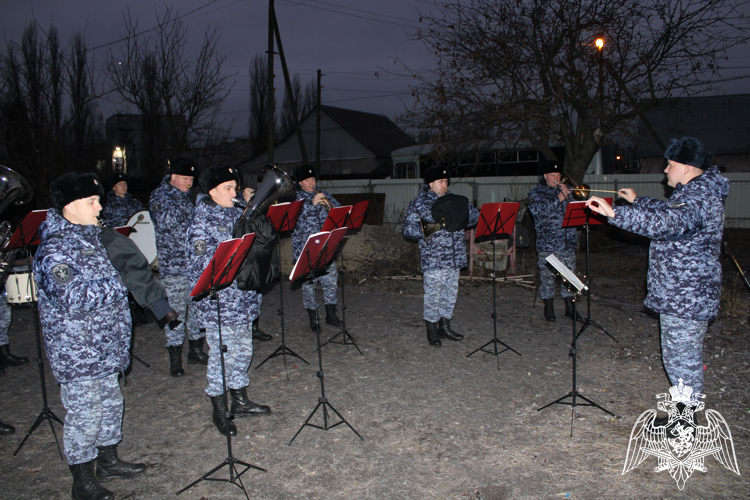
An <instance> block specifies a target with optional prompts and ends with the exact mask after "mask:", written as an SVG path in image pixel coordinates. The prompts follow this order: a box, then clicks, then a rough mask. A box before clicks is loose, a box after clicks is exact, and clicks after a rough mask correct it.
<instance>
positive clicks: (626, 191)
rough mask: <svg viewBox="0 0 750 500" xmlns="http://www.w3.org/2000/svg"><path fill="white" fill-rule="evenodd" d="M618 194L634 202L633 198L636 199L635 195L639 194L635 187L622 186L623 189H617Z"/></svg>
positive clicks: (629, 201)
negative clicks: (636, 192)
mask: <svg viewBox="0 0 750 500" xmlns="http://www.w3.org/2000/svg"><path fill="white" fill-rule="evenodd" d="M617 195H618V196H619V197H620V198H625V199H626V200H628V203H633V200H635V197H636V196H637V195H636V194H635V191H634V190H633V189H630V188H622V189H620V190H619V191H617Z"/></svg>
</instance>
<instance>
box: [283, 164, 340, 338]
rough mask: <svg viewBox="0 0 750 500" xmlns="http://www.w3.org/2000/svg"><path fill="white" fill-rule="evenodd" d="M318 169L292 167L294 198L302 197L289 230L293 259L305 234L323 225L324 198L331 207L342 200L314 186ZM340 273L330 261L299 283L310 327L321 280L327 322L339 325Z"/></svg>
mask: <svg viewBox="0 0 750 500" xmlns="http://www.w3.org/2000/svg"><path fill="white" fill-rule="evenodd" d="M317 175H318V173H317V172H316V170H315V167H313V166H312V165H302V166H299V167H297V168H295V169H294V172H292V179H294V181H295V183H296V187H297V200H302V201H304V204H303V205H302V211H301V212H300V214H299V219H298V220H297V225H296V226H295V228H294V231H292V250H293V253H294V260H295V262H296V261H297V259H299V256H300V253H302V249H303V248H305V243H307V238H308V237H309V236H310V235H311V234H315V233H319V232H320V230H321V229H322V228H323V223H324V222H325V221H326V218H327V217H328V209H327V208H326V207H325V206H324V204H325V202H324V200H326V199H327V200H328V201H329V202H330V204H331V207H340V206H341V203H339V202H338V201H336V198H334V197H333V196H331V193H329V192H328V191H323V190H321V189H317V180H316V177H317ZM321 202H323V204H321ZM338 279H339V273H338V270H337V269H336V263H335V262H333V261H331V263H330V264H329V265H328V267H327V268H325V269H324V270H323V271H322V273H321V274H319V275H318V276H316V277H315V278H314V279H313V280H312V281H308V282H305V283H303V284H302V303H303V305H304V306H305V309H306V310H307V314H308V317H309V319H310V329H311V330H312V331H316V320H315V318H316V310H317V308H318V301H317V299H316V297H315V287H316V284H317V283H320V286H321V288H322V289H323V302H324V303H325V306H326V323H327V324H329V325H332V326H334V327H336V328H340V327H341V326H342V323H341V320H340V319H339V317H338V314H337V311H336V304H337V303H338V299H337V297H336V293H337V292H338Z"/></svg>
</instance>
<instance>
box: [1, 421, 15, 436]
mask: <svg viewBox="0 0 750 500" xmlns="http://www.w3.org/2000/svg"><path fill="white" fill-rule="evenodd" d="M14 432H16V428H15V427H13V426H12V425H10V424H4V423H3V422H2V421H0V436H4V435H6V434H13V433H14Z"/></svg>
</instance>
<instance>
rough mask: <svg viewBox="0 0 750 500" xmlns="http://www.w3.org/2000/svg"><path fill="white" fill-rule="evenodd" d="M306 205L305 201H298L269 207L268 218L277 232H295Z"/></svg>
mask: <svg viewBox="0 0 750 500" xmlns="http://www.w3.org/2000/svg"><path fill="white" fill-rule="evenodd" d="M304 204H305V202H304V200H296V201H291V202H289V201H288V202H286V203H277V204H275V205H271V206H270V207H268V213H267V214H266V217H268V220H270V221H271V224H273V227H274V228H275V229H276V231H277V232H283V231H293V230H294V227H295V226H296V225H297V219H299V214H300V212H301V211H302V205H304Z"/></svg>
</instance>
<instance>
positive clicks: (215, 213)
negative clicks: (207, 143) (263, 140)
mask: <svg viewBox="0 0 750 500" xmlns="http://www.w3.org/2000/svg"><path fill="white" fill-rule="evenodd" d="M239 183H240V177H239V173H238V172H237V169H236V168H234V167H232V166H231V165H214V166H212V167H210V168H209V169H207V170H206V171H205V172H203V174H201V177H200V185H201V188H202V189H203V193H208V195H206V194H199V195H198V197H197V198H196V208H195V214H194V218H193V223H192V225H191V226H190V228H189V229H188V231H187V242H186V253H187V256H188V263H189V266H188V276H189V278H190V287H191V288H193V287H195V285H196V284H197V283H198V279H199V278H200V276H201V274H202V273H203V271H204V269H206V267H207V266H208V265H209V263H210V262H211V259H212V258H213V255H214V253H215V252H216V249H217V248H218V247H219V244H220V243H221V242H222V241H225V240H229V239H232V233H233V229H234V224H235V222H236V221H237V220H238V219H239V218H240V216H241V215H242V211H241V210H240V209H238V208H235V206H234V203H233V201H232V200H233V198H235V197H236V196H237V193H236V189H237V188H238V187H239ZM249 194H250V193H249V192H246V199H248V198H249ZM218 295H219V300H218V301H214V300H210V299H209V297H203V298H202V299H201V300H199V301H197V302H194V303H193V304H192V305H191V308H190V310H191V311H193V312H194V313H195V314H196V315H197V317H198V320H199V321H200V324H201V325H203V326H204V327H205V329H206V338H207V339H208V346H209V349H210V350H209V360H208V370H207V373H206V376H207V377H208V387H206V393H207V394H208V395H209V397H210V398H211V403H212V405H213V415H212V418H213V423H214V425H215V426H216V428H217V429H218V430H219V432H221V433H222V434H224V435H226V433H227V432H229V433H230V434H231V435H233V436H234V435H236V434H237V429H236V427H235V425H234V423H233V422H232V421H231V420H229V421H227V419H226V416H225V415H226V406H225V399H224V394H225V392H224V384H223V380H222V376H221V375H222V373H221V357H220V353H219V328H221V338H222V341H223V344H224V345H225V346H226V347H227V350H226V352H225V353H224V365H225V368H226V385H227V386H228V387H229V393H230V395H231V399H232V410H231V411H232V415H233V416H235V417H243V416H248V415H266V414H268V413H270V412H271V409H270V408H269V407H268V406H265V405H259V404H257V403H253V402H252V401H250V400H249V399H248V397H247V386H248V385H249V383H250V380H249V379H248V376H247V369H248V368H249V367H250V362H251V361H252V359H253V336H252V323H253V320H255V318H257V317H258V315H259V314H260V305H259V303H258V297H257V294H256V292H254V291H242V290H240V289H238V288H237V283H236V282H232V285H231V286H229V287H226V288H223V289H221V290H220V291H219V292H218ZM217 304H220V306H221V311H220V312H221V325H219V322H218V317H219V315H218V312H217Z"/></svg>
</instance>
